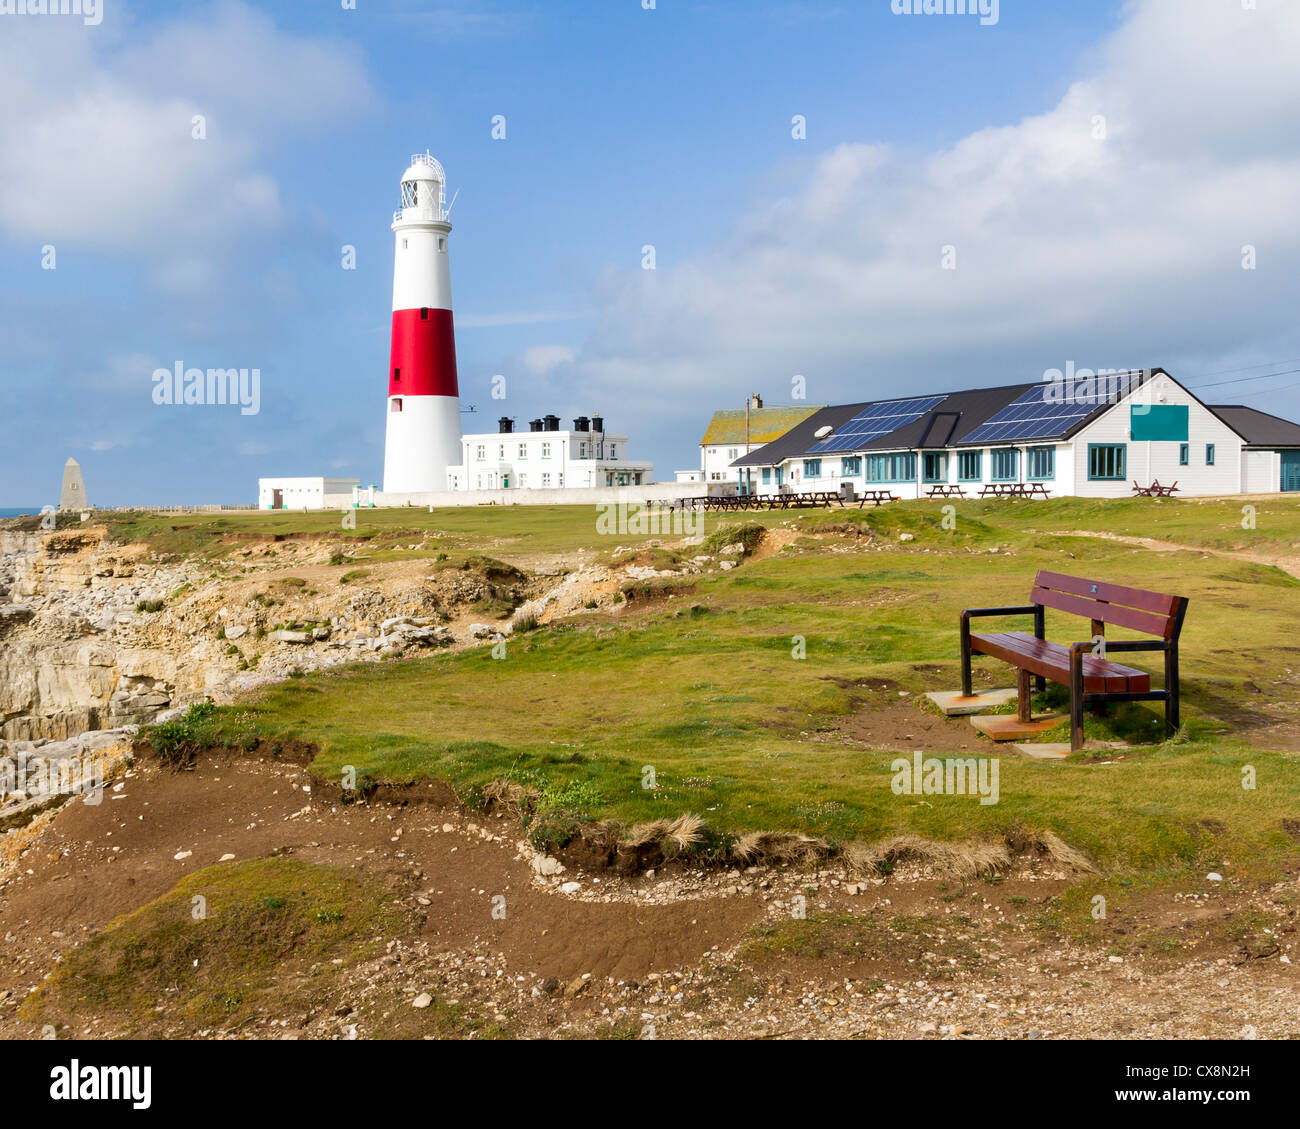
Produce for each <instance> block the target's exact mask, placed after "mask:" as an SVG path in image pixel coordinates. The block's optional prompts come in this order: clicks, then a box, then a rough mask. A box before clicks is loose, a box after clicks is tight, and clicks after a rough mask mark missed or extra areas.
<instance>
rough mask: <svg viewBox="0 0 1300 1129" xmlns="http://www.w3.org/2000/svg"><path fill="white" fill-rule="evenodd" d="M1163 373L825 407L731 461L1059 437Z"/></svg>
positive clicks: (1134, 372)
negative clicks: (826, 428) (827, 428)
mask: <svg viewBox="0 0 1300 1129" xmlns="http://www.w3.org/2000/svg"><path fill="white" fill-rule="evenodd" d="M1157 374H1160V375H1164V376H1168V375H1169V374H1168V373H1166V372H1165V370H1164V369H1161V368H1154V369H1130V370H1127V371H1124V372H1116V373H1109V374H1105V373H1103V374H1100V375H1099V377H1098V378H1097V380H1096V381H1095V382H1093V381H1089V380H1082V381H1074V382H1066V383H1064V384H1058V385H1051V384H1047V383H1045V382H1043V381H1037V382H1034V383H1032V384H1007V385H1002V386H1000V387H997V388H970V389H966V390H964V391H960V392H938V393H933V394H931V395H912V396H905V397H901V398H898V399H893V400H870V401H867V402H865V403H861V404H847V405H842V406H838V407H830V408H822V409H820V410H819V411H817V412H816V413H815V414H814V415H812V416H810V417H809V418H808V419H806V420H804V421H803V422H802V423H800V424H798V425H797V426H796V427H793V428H791V430H790V431H788V432H787V433H786V434H785V435H783V436H782V437H781V438H780V439H779V440H777V441H776V442H773V443H771V444H769V445H768V446H767V447H765V448H764V449H763V450H762V451H755V452H754V453H753V454H751V455H749V456H746V457H742V458H739V459H736V460H735V461H734V462H732V463H731V465H732V466H737V467H738V466H774V465H775V464H777V463H779V462H781V461H782V460H783V459H789V458H798V457H799V456H801V455H808V456H818V455H848V454H853V453H854V452H858V451H896V450H927V449H940V448H946V447H956V446H961V445H963V444H969V445H975V446H982V445H985V444H1002V443H1008V444H1011V443H1024V442H1032V441H1060V440H1064V439H1069V438H1070V437H1071V436H1073V435H1075V434H1076V433H1078V432H1079V431H1080V430H1082V429H1083V428H1084V427H1086V426H1087V425H1088V424H1089V423H1091V422H1092V421H1093V420H1095V419H1096V418H1097V417H1098V416H1100V415H1101V414H1102V413H1103V412H1106V411H1108V410H1109V409H1110V408H1112V407H1113V406H1114V405H1115V404H1117V403H1119V402H1120V401H1121V400H1122V399H1123V398H1124V397H1125V396H1127V395H1129V394H1130V393H1132V392H1133V391H1135V390H1136V389H1138V388H1140V387H1141V386H1142V385H1143V384H1145V383H1146V382H1147V381H1148V380H1150V379H1152V378H1153V377H1154V376H1156V375H1157ZM1170 379H1172V377H1171V378H1170ZM742 414H743V413H742ZM1259 414H1261V415H1262V413H1259ZM715 418H716V417H715ZM1265 418H1272V417H1265ZM1225 422H1227V421H1225ZM1277 422H1278V423H1279V424H1285V425H1286V426H1287V427H1288V428H1294V429H1295V434H1296V435H1300V427H1297V426H1296V425H1294V424H1286V421H1285V420H1278V421H1277ZM827 424H829V425H830V426H831V428H832V431H831V432H829V433H828V434H826V435H822V436H820V437H819V436H818V435H817V432H819V431H820V430H821V429H822V428H823V427H824V426H826V425H827ZM1229 426H1232V425H1231V424H1229ZM1268 442H1270V443H1275V442H1279V440H1268ZM1285 442H1286V443H1288V444H1289V443H1292V442H1300V439H1297V440H1291V439H1288V440H1285Z"/></svg>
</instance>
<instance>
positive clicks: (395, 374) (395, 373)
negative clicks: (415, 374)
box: [393, 368, 402, 383]
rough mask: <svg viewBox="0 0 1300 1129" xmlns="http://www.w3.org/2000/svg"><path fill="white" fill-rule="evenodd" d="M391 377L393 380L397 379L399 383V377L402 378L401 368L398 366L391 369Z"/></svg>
mask: <svg viewBox="0 0 1300 1129" xmlns="http://www.w3.org/2000/svg"><path fill="white" fill-rule="evenodd" d="M393 379H394V380H395V381H398V382H399V383H400V381H401V379H402V370H401V369H399V368H395V369H393Z"/></svg>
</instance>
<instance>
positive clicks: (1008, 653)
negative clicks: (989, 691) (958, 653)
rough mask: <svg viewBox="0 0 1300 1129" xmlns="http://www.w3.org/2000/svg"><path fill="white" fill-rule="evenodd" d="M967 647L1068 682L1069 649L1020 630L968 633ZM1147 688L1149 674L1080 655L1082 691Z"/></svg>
mask: <svg viewBox="0 0 1300 1129" xmlns="http://www.w3.org/2000/svg"><path fill="white" fill-rule="evenodd" d="M970 642H971V650H972V651H977V652H979V653H980V654H983V655H988V656H989V657H990V658H995V659H1001V660H1002V661H1003V662H1009V663H1011V664H1012V665H1013V666H1018V667H1023V668H1024V669H1025V670H1028V671H1029V672H1030V673H1031V674H1039V675H1042V676H1043V677H1044V678H1050V679H1051V680H1052V681H1053V682H1060V683H1063V684H1065V685H1069V681H1070V649H1069V648H1068V647H1063V646H1061V645H1060V644H1059V643H1049V642H1047V641H1046V640H1043V639H1037V638H1035V637H1034V636H1033V635H1026V634H1025V633H1024V632H1023V631H1005V632H997V633H995V634H989V635H971V637H970ZM1150 689H1151V675H1149V674H1148V673H1147V672H1146V671H1144V670H1137V669H1135V668H1134V667H1131V666H1124V665H1123V664H1122V663H1117V662H1112V661H1111V660H1109V659H1103V658H1100V657H1099V656H1097V655H1084V656H1083V691H1084V693H1085V694H1110V693H1117V694H1125V693H1130V694H1131V693H1145V692H1146V691H1148V690H1150Z"/></svg>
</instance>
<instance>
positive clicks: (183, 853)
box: [172, 851, 194, 862]
mask: <svg viewBox="0 0 1300 1129" xmlns="http://www.w3.org/2000/svg"><path fill="white" fill-rule="evenodd" d="M193 853H194V852H193V851H177V852H176V853H175V854H174V855H172V858H174V859H175V860H176V861H177V862H180V861H181V860H182V859H187V858H189V857H190V855H192V854H193Z"/></svg>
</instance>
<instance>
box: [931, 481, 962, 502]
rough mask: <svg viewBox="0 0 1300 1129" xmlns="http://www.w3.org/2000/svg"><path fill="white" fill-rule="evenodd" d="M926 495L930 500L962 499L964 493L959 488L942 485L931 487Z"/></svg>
mask: <svg viewBox="0 0 1300 1129" xmlns="http://www.w3.org/2000/svg"><path fill="white" fill-rule="evenodd" d="M926 493H927V494H928V495H929V496H930V497H931V498H964V497H966V491H965V490H963V489H962V488H961V487H960V486H945V485H943V484H942V483H941V484H940V485H938V486H931V487H930V489H929V490H927V491H926Z"/></svg>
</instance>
